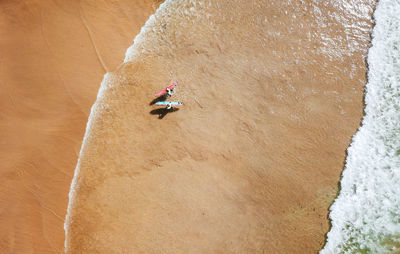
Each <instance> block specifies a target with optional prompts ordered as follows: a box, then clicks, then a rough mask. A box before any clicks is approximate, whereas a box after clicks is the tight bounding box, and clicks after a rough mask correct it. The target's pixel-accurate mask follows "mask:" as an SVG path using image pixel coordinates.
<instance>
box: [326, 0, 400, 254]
mask: <svg viewBox="0 0 400 254" xmlns="http://www.w3.org/2000/svg"><path fill="white" fill-rule="evenodd" d="M374 17H375V21H376V26H375V27H374V30H373V34H372V35H373V40H372V47H371V49H370V50H369V54H368V64H369V71H368V83H367V85H366V96H365V102H366V108H365V117H364V119H363V122H362V126H361V127H360V129H359V131H358V132H357V133H356V135H355V136H354V138H353V142H352V144H351V146H350V147H349V149H348V156H347V159H346V166H345V169H344V171H343V175H342V180H341V190H340V193H339V196H338V197H337V199H336V200H335V202H334V204H333V205H332V207H331V209H330V210H331V213H330V218H331V221H332V229H331V231H330V232H329V233H328V238H327V243H326V245H325V247H324V249H323V250H321V252H320V253H395V252H396V253H398V252H399V251H400V250H399V248H398V246H399V244H400V1H399V0H381V1H380V2H379V3H378V5H377V9H376V11H375V14H374Z"/></svg>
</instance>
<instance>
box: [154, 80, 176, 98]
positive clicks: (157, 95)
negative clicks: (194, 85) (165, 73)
mask: <svg viewBox="0 0 400 254" xmlns="http://www.w3.org/2000/svg"><path fill="white" fill-rule="evenodd" d="M177 84H178V81H175V82H174V83H172V85H170V86H169V87H168V88H169V89H172V88H174V87H175V86H176V85H177ZM166 92H167V88H165V89H164V90H162V91H161V92H159V93H157V94H155V95H154V96H155V97H159V96H161V95H163V94H165V93H166Z"/></svg>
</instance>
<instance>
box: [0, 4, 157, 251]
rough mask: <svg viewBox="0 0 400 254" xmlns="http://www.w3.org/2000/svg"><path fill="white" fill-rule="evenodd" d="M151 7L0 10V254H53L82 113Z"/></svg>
mask: <svg viewBox="0 0 400 254" xmlns="http://www.w3.org/2000/svg"><path fill="white" fill-rule="evenodd" d="M153 2H157V1H145V0H134V1H125V0H122V1H111V0H108V1H90V0H83V1H78V0H73V1H62V0H56V1H50V0H23V1H17V0H2V1H0V82H1V93H0V140H1V145H0V154H1V159H0V164H1V170H0V253H62V252H63V247H64V235H65V233H64V229H63V224H64V218H65V214H66V208H67V203H68V191H69V187H70V183H71V179H72V176H73V172H74V168H75V166H76V161H77V157H78V153H79V149H80V146H81V141H82V137H83V134H84V130H85V126H86V122H87V118H88V115H89V112H90V107H91V105H92V104H93V102H94V101H95V99H96V94H97V91H98V87H99V84H100V82H101V80H102V78H103V75H104V74H105V73H106V72H107V71H112V70H114V69H115V68H116V67H117V66H118V65H119V64H121V62H122V60H123V57H124V53H125V51H126V48H127V47H128V46H129V45H130V44H131V43H132V40H133V38H134V36H135V34H137V33H138V32H139V30H140V28H141V27H142V26H143V24H144V23H145V21H146V20H147V19H148V17H149V15H150V14H151V13H153V12H154V7H156V6H153Z"/></svg>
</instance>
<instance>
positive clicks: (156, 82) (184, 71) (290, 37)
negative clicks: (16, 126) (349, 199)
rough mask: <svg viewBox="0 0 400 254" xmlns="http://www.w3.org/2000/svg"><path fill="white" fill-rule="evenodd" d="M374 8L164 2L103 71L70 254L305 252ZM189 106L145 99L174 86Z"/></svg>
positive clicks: (321, 226)
mask: <svg viewBox="0 0 400 254" xmlns="http://www.w3.org/2000/svg"><path fill="white" fill-rule="evenodd" d="M374 5H375V1H367V2H365V1H356V2H354V1H344V2H342V3H340V4H338V3H337V2H324V3H319V4H318V3H316V2H313V1H298V2H290V4H289V3H286V2H285V3H284V2H280V1H268V2H266V1H261V0H260V1H252V2H251V3H248V2H247V1H233V2H229V3H228V2H227V1H198V2H188V1H178V0H177V1H167V2H166V3H165V5H162V8H161V9H160V10H159V11H158V12H157V13H156V15H155V16H153V17H152V18H151V19H150V21H149V22H148V23H147V25H146V27H145V29H144V30H143V31H142V33H141V34H140V35H139V36H138V37H137V38H136V39H135V43H134V45H133V46H132V47H131V48H130V49H129V50H128V53H127V57H126V59H125V64H124V65H122V66H120V67H119V68H118V70H116V71H115V72H111V73H109V74H108V75H107V76H106V77H105V78H104V80H103V82H102V85H101V90H100V92H99V94H98V98H97V100H96V103H95V104H94V106H93V110H92V112H91V115H90V120H89V122H88V129H87V132H86V134H85V139H84V145H83V147H82V150H81V154H80V157H79V162H78V165H77V169H76V172H75V177H74V180H73V185H72V188H71V199H70V203H69V212H68V216H67V222H66V226H67V227H66V229H67V231H66V246H67V248H66V252H67V253H315V252H317V251H318V250H320V249H321V248H322V247H323V244H324V240H325V234H326V233H327V232H328V230H329V221H328V219H327V218H328V209H329V206H330V205H331V204H332V201H333V200H334V198H335V196H336V195H337V191H338V182H339V180H340V174H341V171H342V169H343V166H344V160H345V158H346V149H347V147H348V146H349V144H350V140H351V137H352V135H354V133H355V132H356V130H357V128H358V127H359V125H360V120H361V117H362V113H363V88H364V85H365V83H366V65H365V57H366V54H367V49H368V46H369V42H370V32H371V29H372V22H371V15H372V11H373V8H374ZM175 80H178V81H179V85H178V88H177V93H176V94H175V95H174V97H173V99H174V100H181V101H183V102H185V106H184V107H181V108H179V110H176V111H174V112H169V113H168V112H165V111H164V110H163V109H160V108H157V107H156V106H155V105H152V103H151V102H152V100H153V99H154V94H155V93H156V92H158V91H160V90H162V89H163V88H165V87H166V86H167V85H169V84H171V82H173V81H175Z"/></svg>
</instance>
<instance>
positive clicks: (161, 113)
mask: <svg viewBox="0 0 400 254" xmlns="http://www.w3.org/2000/svg"><path fill="white" fill-rule="evenodd" d="M178 110H179V108H170V109H166V108H158V109H153V110H152V111H150V114H151V115H158V119H163V118H164V116H166V115H167V114H168V113H172V112H176V111H178Z"/></svg>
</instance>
